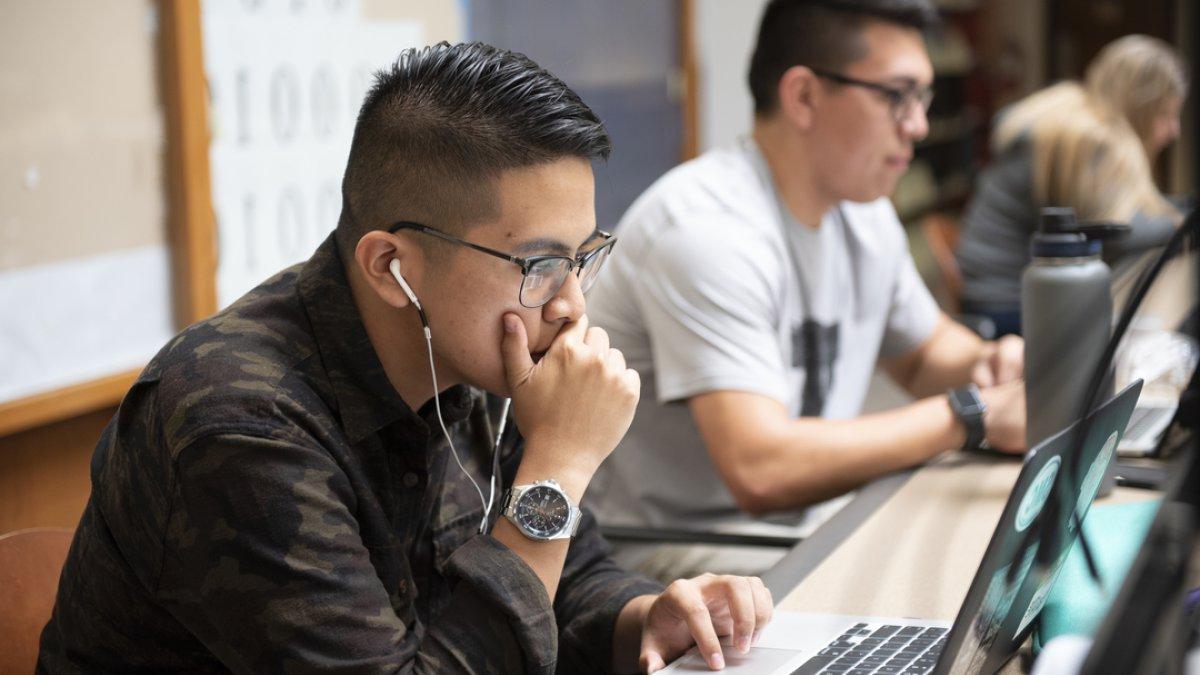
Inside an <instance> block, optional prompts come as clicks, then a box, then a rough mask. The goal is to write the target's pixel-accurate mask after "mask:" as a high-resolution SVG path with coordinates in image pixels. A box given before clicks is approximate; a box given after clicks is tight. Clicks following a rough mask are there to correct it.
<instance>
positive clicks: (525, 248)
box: [513, 237, 574, 256]
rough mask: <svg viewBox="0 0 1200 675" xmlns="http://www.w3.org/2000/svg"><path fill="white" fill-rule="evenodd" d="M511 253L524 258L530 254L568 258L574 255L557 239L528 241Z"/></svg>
mask: <svg viewBox="0 0 1200 675" xmlns="http://www.w3.org/2000/svg"><path fill="white" fill-rule="evenodd" d="M513 253H515V254H517V255H519V256H526V255H529V254H531V253H544V254H547V255H564V256H569V255H571V254H572V253H574V249H572V248H571V247H570V246H568V245H567V244H565V243H563V242H561V241H559V240H557V239H551V238H549V237H538V238H537V239H530V240H529V241H527V242H525V243H523V244H521V245H519V246H517V248H516V249H514V250H513Z"/></svg>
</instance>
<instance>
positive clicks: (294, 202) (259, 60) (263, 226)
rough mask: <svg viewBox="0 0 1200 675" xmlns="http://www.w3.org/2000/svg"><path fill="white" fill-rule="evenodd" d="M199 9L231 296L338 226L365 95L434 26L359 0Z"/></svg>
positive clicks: (221, 252)
mask: <svg viewBox="0 0 1200 675" xmlns="http://www.w3.org/2000/svg"><path fill="white" fill-rule="evenodd" d="M201 13H202V21H203V35H204V67H205V72H206V75H207V79H208V87H209V97H210V101H211V105H210V109H209V124H210V126H211V134H212V141H211V148H210V171H211V173H212V189H213V205H214V208H215V210H216V220H217V245H218V266H217V302H218V305H219V306H220V307H224V306H226V305H228V304H230V303H231V302H233V301H234V300H236V299H237V298H238V297H240V296H241V295H243V294H244V293H246V292H247V291H249V290H250V289H252V288H253V287H254V286H256V285H258V284H259V283H260V282H262V281H263V280H264V279H266V278H268V277H270V276H272V275H273V274H275V273H276V272H278V271H280V270H282V269H284V268H286V267H288V266H290V265H293V264H295V263H298V262H300V261H303V260H306V259H307V258H308V257H309V256H310V255H311V254H312V252H313V250H314V249H315V248H316V247H317V246H318V245H319V244H320V243H321V241H323V240H324V239H325V238H326V237H327V236H328V234H329V233H330V231H332V230H333V228H334V226H335V225H336V224H337V220H338V215H339V213H340V212H341V204H342V200H341V178H342V172H343V170H344V168H345V164H346V157H347V155H348V154H349V151H350V141H351V138H352V135H353V133H354V122H355V118H356V117H357V115H358V109H359V106H360V105H361V103H362V99H363V96H364V95H365V94H366V92H367V91H368V89H369V88H370V86H371V84H372V82H373V76H374V73H375V72H377V71H379V70H381V69H383V68H386V67H389V66H390V65H391V64H392V63H393V62H394V61H395V59H396V56H397V55H398V54H399V53H400V51H401V50H403V49H405V48H407V47H411V46H415V45H420V44H424V39H425V36H424V30H423V26H422V24H421V23H420V22H419V21H415V20H411V21H405V20H378V19H368V18H364V12H363V7H362V2H360V0H206V1H205V2H203V3H202V5H201Z"/></svg>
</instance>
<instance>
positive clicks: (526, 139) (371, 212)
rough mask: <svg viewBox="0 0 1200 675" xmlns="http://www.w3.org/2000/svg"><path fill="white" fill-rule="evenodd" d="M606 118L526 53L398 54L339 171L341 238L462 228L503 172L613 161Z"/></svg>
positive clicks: (491, 202)
mask: <svg viewBox="0 0 1200 675" xmlns="http://www.w3.org/2000/svg"><path fill="white" fill-rule="evenodd" d="M610 149H611V141H610V140H609V136H608V132H607V131H605V129H604V124H603V123H602V122H601V121H600V119H599V118H598V117H596V114H595V113H593V112H592V110H591V108H589V107H588V106H587V105H586V104H585V103H584V102H583V100H582V99H580V98H579V96H578V95H577V94H576V93H575V92H574V91H572V90H571V89H570V88H569V87H568V86H567V85H566V84H564V83H563V82H562V80H559V79H558V78H557V77H555V76H554V75H552V74H551V73H549V72H548V71H546V70H544V69H543V68H541V67H540V66H538V65H537V64H536V63H534V62H533V61H532V60H530V59H529V58H528V57H526V56H525V55H523V54H518V53H515V52H510V51H507V50H504V49H499V48H497V47H493V46H491V45H487V44H483V43H481V42H471V43H464V44H456V45H450V44H447V43H445V42H441V43H439V44H436V45H431V46H428V47H423V48H419V49H418V48H412V49H406V50H405V51H403V52H401V54H400V56H399V58H397V59H396V61H395V63H394V64H392V67H391V68H390V69H387V70H382V71H379V72H378V73H376V75H375V84H374V86H373V87H372V88H371V90H370V92H368V93H367V96H366V98H365V100H364V101H363V104H362V108H361V109H360V111H359V114H358V122H357V124H356V125H355V128H354V140H353V141H352V143H351V145H350V157H349V159H348V161H347V163H346V173H345V176H344V177H343V179H342V217H341V219H340V220H339V222H338V227H337V239H338V244H339V247H340V248H341V253H342V256H343V258H345V259H349V258H351V257H352V256H353V254H354V248H355V246H357V245H358V240H359V238H361V237H362V235H363V234H365V233H366V232H369V231H371V230H376V229H383V228H386V227H387V226H389V225H390V224H392V223H393V222H394V221H398V220H415V221H419V222H424V223H427V224H429V225H431V226H433V227H436V228H438V229H443V230H449V231H458V232H461V231H463V230H464V229H466V228H467V227H468V226H470V225H472V224H475V223H477V222H478V221H479V220H481V219H483V218H486V217H487V216H488V215H489V214H491V213H494V211H495V208H496V207H497V203H498V202H497V200H496V196H495V194H494V192H495V185H494V184H495V178H496V177H498V176H499V174H500V173H501V172H502V171H504V170H507V169H513V168H518V167H525V166H533V165H537V164H541V163H545V162H550V161H554V160H556V159H560V158H563V157H579V158H581V159H585V160H598V159H607V157H608V154H609V151H610Z"/></svg>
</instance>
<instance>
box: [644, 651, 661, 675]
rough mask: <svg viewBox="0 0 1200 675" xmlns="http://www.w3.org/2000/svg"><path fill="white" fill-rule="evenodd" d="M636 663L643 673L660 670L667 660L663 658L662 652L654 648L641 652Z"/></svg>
mask: <svg viewBox="0 0 1200 675" xmlns="http://www.w3.org/2000/svg"><path fill="white" fill-rule="evenodd" d="M638 665H639V666H640V667H641V669H642V672H644V673H653V672H655V671H657V670H662V669H663V668H666V667H667V662H666V661H664V660H663V656H662V654H660V653H658V651H657V650H656V649H646V650H644V651H643V652H642V656H641V658H640V659H638Z"/></svg>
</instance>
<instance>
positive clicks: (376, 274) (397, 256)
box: [354, 230, 424, 309]
mask: <svg viewBox="0 0 1200 675" xmlns="http://www.w3.org/2000/svg"><path fill="white" fill-rule="evenodd" d="M392 260H398V261H400V273H401V275H403V277H404V281H406V282H407V283H408V285H409V287H410V288H411V289H412V290H413V292H414V294H416V295H417V297H418V298H420V290H419V289H420V287H421V277H422V273H423V271H424V259H423V257H422V256H421V253H420V251H419V250H418V249H417V247H416V245H414V244H413V243H412V242H410V241H408V240H407V239H405V238H403V237H399V236H397V235H394V234H389V233H387V232H384V231H383V230H373V231H371V232H368V233H366V234H364V235H363V236H362V239H359V240H358V246H355V247H354V263H355V265H356V267H357V268H358V272H359V273H360V274H361V275H362V276H363V278H364V280H365V281H366V282H367V284H369V285H370V286H371V288H372V289H373V290H374V291H375V294H376V295H378V296H379V298H380V299H381V300H383V301H384V302H385V303H387V304H389V305H391V306H392V307H395V308H397V309H401V308H404V307H407V306H409V305H411V304H412V301H411V300H409V298H408V295H407V294H406V293H405V292H404V289H403V288H401V287H400V284H399V282H397V281H396V278H395V277H394V276H392V271H391V266H392Z"/></svg>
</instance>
